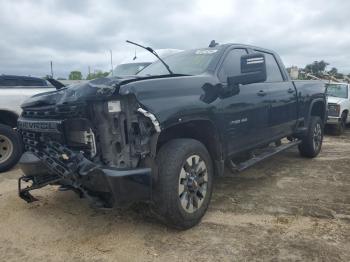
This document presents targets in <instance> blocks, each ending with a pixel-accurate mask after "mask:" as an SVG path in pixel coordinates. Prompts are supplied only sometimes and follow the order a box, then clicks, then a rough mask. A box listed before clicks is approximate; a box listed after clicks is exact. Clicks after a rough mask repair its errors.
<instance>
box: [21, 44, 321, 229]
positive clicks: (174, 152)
mask: <svg viewBox="0 0 350 262" xmlns="http://www.w3.org/2000/svg"><path fill="white" fill-rule="evenodd" d="M212 42H213V41H212ZM144 48H145V47H144ZM149 49H150V48H149ZM149 49H147V50H149ZM150 50H152V49H150ZM150 52H151V51H150ZM22 108H23V113H22V115H21V117H20V119H19V120H18V128H19V130H20V131H21V133H22V135H23V141H24V143H25V149H26V153H25V154H24V155H23V158H24V157H25V155H27V156H28V155H31V156H32V157H33V161H34V162H33V163H35V161H38V160H39V162H41V163H43V164H44V165H45V166H46V168H47V170H48V172H47V173H46V174H45V175H39V174H38V172H37V171H38V170H41V169H42V168H41V167H37V168H33V169H32V170H33V172H32V173H28V172H26V171H24V173H25V176H23V177H21V178H20V179H19V196H20V197H21V198H23V199H24V200H25V201H27V202H33V201H35V200H37V199H36V198H35V197H34V196H32V195H31V194H30V191H31V190H34V189H38V188H41V187H44V186H47V185H50V184H58V185H61V187H62V190H67V189H71V190H73V191H74V192H77V193H79V195H80V196H84V197H86V198H87V199H89V200H90V201H92V203H94V204H95V206H97V207H103V208H106V207H113V206H120V205H126V204H130V203H133V202H139V201H146V202H148V203H149V204H150V206H151V207H152V208H153V209H154V211H156V212H157V213H158V215H159V216H160V217H162V219H163V221H165V222H166V223H167V224H169V225H171V226H174V227H176V228H181V229H186V228H189V227H192V226H194V225H195V224H197V223H198V222H199V221H200V219H201V217H202V216H203V215H204V213H205V212H206V210H207V208H208V205H209V202H210V198H211V193H212V190H213V179H214V175H215V176H223V175H224V167H225V164H226V165H227V166H229V167H230V168H231V169H232V170H233V171H234V172H236V171H242V170H245V169H246V168H248V167H250V166H252V165H253V164H255V163H257V162H259V161H262V160H263V159H266V158H267V157H270V156H272V155H275V154H277V153H279V152H281V151H283V150H286V149H288V148H290V147H292V146H298V147H299V151H300V154H301V155H302V156H304V157H309V158H313V157H316V156H317V155H318V154H319V152H320V151H321V147H322V140H323V127H324V123H325V121H326V108H327V107H326V95H325V86H324V83H323V82H321V81H292V80H291V79H290V77H289V76H288V73H287V72H286V70H285V67H284V65H283V63H282V61H281V59H280V57H279V56H278V55H277V54H276V53H275V52H273V51H270V50H266V49H263V48H259V47H254V46H247V45H239V44H224V45H216V44H215V43H214V44H212V43H211V44H210V47H209V48H198V49H193V50H187V51H183V52H180V53H177V54H174V55H171V56H168V57H165V58H164V59H163V60H160V61H158V62H155V63H152V64H151V65H149V66H148V67H146V68H145V69H143V70H142V71H140V72H139V73H138V75H136V76H128V77H124V78H122V77H110V78H108V77H107V78H100V79H96V80H93V81H90V82H88V83H85V84H83V85H77V86H70V87H69V88H62V89H60V90H58V91H56V92H51V93H50V94H46V95H38V96H36V97H34V98H29V99H28V100H26V101H25V102H24V103H23V104H22ZM282 138H288V140H289V143H281V139H282ZM243 156H246V158H244V159H242V158H243ZM23 158H22V159H23ZM35 158H36V159H37V160H35ZM20 162H21V166H22V170H25V169H23V168H24V166H25V165H24V164H25V163H23V165H22V160H21V161H20ZM29 164H30V163H29V162H27V163H26V165H29ZM28 182H29V183H28ZM22 183H23V184H22ZM27 183H28V184H29V186H26V185H28V184H27ZM24 184H26V185H24Z"/></svg>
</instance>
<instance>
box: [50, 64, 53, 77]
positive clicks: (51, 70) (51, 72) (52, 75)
mask: <svg viewBox="0 0 350 262" xmlns="http://www.w3.org/2000/svg"><path fill="white" fill-rule="evenodd" d="M50 67H51V78H53V69H52V61H50Z"/></svg>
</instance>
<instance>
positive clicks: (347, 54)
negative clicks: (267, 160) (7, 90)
mask: <svg viewBox="0 0 350 262" xmlns="http://www.w3.org/2000/svg"><path fill="white" fill-rule="evenodd" d="M349 10H350V1H344V0H332V1H329V0H318V1H309V0H266V1H263V0H246V1H238V0H222V1H220V0H215V1H213V0H210V1H207V0H206V1H200V0H190V1H189V0H177V1H167V0H154V1H151V0H149V1H140V0H128V1H122V0H120V1H117V0H114V1H113V0H111V1H108V0H106V1H103V0H99V1H97V0H93V1H88V0H60V1H59V0H56V1H55V0H12V1H9V0H0V74H2V73H6V74H20V75H35V76H45V75H47V74H49V73H50V61H51V60H52V61H53V64H54V73H55V76H56V77H57V76H60V77H67V75H68V74H69V72H70V71H72V70H80V71H82V72H83V74H84V75H86V73H87V71H88V66H90V67H91V70H92V71H93V70H94V69H100V70H105V71H108V70H109V69H110V57H109V50H113V57H114V59H113V60H114V64H117V63H118V62H120V61H122V60H123V59H125V58H129V57H132V56H133V53H134V51H135V48H134V47H133V46H130V45H128V44H126V43H125V40H126V39H129V40H133V41H137V42H140V43H143V44H146V45H149V46H152V47H153V48H156V49H159V48H178V49H189V48H196V47H206V46H207V45H208V43H209V42H210V40H212V39H215V40H216V41H217V42H219V43H228V42H233V43H246V44H252V45H257V46H262V47H265V48H269V49H273V50H275V51H277V52H278V53H279V54H280V55H281V56H282V59H283V61H284V62H285V64H286V65H287V66H290V65H298V66H304V65H305V64H306V63H309V62H312V61H314V60H320V59H324V60H326V61H327V62H329V63H330V64H331V66H335V67H337V68H338V69H339V70H340V71H341V72H344V73H350V19H349Z"/></svg>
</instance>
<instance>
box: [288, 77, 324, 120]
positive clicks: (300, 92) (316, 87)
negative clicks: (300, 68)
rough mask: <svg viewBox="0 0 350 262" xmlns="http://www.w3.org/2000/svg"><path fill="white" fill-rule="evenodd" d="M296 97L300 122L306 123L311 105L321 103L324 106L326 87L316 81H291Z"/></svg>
mask: <svg viewBox="0 0 350 262" xmlns="http://www.w3.org/2000/svg"><path fill="white" fill-rule="evenodd" d="M293 83H294V85H295V87H296V89H297V96H298V116H299V119H300V120H305V124H307V123H308V121H309V118H310V113H311V107H312V105H313V103H315V102H317V101H322V102H324V103H325V106H327V105H326V85H325V83H324V82H322V81H317V80H298V81H293Z"/></svg>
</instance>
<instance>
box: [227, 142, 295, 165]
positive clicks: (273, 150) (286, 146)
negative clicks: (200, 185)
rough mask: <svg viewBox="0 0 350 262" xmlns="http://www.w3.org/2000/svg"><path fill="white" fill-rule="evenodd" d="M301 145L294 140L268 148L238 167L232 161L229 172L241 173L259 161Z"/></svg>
mask: <svg viewBox="0 0 350 262" xmlns="http://www.w3.org/2000/svg"><path fill="white" fill-rule="evenodd" d="M300 143H301V140H295V141H292V142H289V143H287V144H283V145H280V146H277V147H269V148H267V149H266V150H264V151H263V152H262V153H260V154H258V155H254V156H253V157H252V158H250V159H248V160H247V161H244V162H241V163H239V164H238V165H236V164H235V163H233V161H232V160H231V161H230V164H231V170H232V172H241V171H243V170H246V169H248V168H249V167H251V166H253V165H255V164H256V163H259V162H260V161H263V160H265V159H266V158H269V157H271V156H273V155H276V154H278V153H280V152H282V151H285V150H287V149H289V148H291V147H294V146H296V145H299V144H300Z"/></svg>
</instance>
